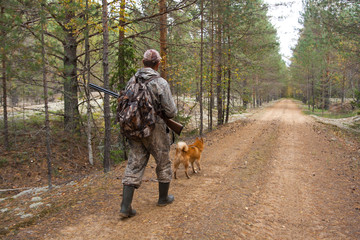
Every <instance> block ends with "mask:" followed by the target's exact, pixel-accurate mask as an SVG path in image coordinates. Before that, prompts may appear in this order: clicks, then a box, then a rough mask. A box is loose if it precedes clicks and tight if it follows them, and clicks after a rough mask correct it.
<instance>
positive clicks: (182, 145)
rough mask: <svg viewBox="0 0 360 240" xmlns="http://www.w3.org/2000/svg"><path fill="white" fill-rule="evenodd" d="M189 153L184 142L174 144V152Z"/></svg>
mask: <svg viewBox="0 0 360 240" xmlns="http://www.w3.org/2000/svg"><path fill="white" fill-rule="evenodd" d="M187 151H189V146H188V145H187V144H186V142H178V143H177V144H176V152H187Z"/></svg>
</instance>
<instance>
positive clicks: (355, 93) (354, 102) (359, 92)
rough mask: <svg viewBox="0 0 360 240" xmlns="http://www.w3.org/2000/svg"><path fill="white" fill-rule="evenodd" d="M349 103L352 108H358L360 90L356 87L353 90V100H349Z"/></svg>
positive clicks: (359, 104)
mask: <svg viewBox="0 0 360 240" xmlns="http://www.w3.org/2000/svg"><path fill="white" fill-rule="evenodd" d="M351 105H352V106H353V107H354V108H360V91H359V90H357V89H355V91H354V100H353V101H351Z"/></svg>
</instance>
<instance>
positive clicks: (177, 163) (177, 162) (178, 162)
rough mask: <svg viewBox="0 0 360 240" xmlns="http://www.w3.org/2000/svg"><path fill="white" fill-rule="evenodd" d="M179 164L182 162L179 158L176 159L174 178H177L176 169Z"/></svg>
mask: <svg viewBox="0 0 360 240" xmlns="http://www.w3.org/2000/svg"><path fill="white" fill-rule="evenodd" d="M179 164H180V161H178V160H177V159H176V160H175V162H174V178H175V179H177V177H176V171H177V169H178V168H179Z"/></svg>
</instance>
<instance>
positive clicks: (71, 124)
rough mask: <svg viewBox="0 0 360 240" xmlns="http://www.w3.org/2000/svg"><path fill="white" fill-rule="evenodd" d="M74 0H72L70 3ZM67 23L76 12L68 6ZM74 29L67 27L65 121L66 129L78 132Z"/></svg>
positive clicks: (65, 43) (65, 44) (65, 45)
mask: <svg viewBox="0 0 360 240" xmlns="http://www.w3.org/2000/svg"><path fill="white" fill-rule="evenodd" d="M71 2H73V1H70V3H71ZM64 7H65V8H66V9H68V10H67V13H66V20H65V24H69V23H70V22H71V21H72V20H73V19H74V18H75V13H74V11H72V10H71V8H69V7H68V6H64ZM73 30H74V29H73V28H69V29H66V33H65V41H64V45H63V47H64V114H65V117H64V123H65V130H68V131H72V132H78V131H80V129H79V109H78V95H77V93H78V82H77V56H76V50H77V41H76V36H75V34H74V31H73Z"/></svg>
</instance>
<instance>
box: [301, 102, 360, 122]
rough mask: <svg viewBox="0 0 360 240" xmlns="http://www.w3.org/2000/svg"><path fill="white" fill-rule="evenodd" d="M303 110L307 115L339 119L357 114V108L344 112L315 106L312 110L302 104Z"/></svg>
mask: <svg viewBox="0 0 360 240" xmlns="http://www.w3.org/2000/svg"><path fill="white" fill-rule="evenodd" d="M303 112H304V113H305V114H307V115H315V116H318V117H324V118H331V119H340V118H348V117H354V116H356V115H357V114H358V112H357V110H354V111H350V112H344V113H332V112H329V111H327V110H322V109H318V108H315V109H314V112H313V111H311V110H309V109H308V106H306V105H303Z"/></svg>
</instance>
